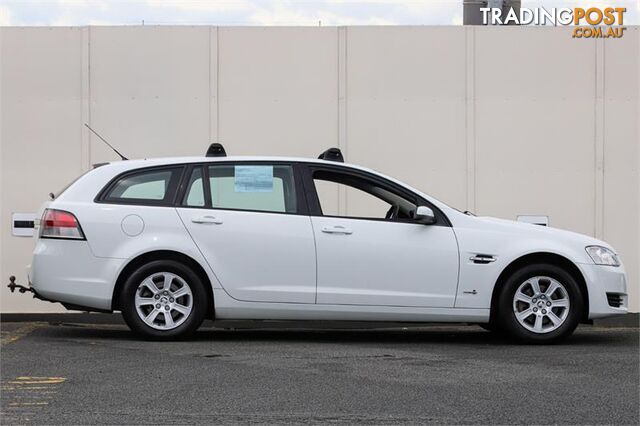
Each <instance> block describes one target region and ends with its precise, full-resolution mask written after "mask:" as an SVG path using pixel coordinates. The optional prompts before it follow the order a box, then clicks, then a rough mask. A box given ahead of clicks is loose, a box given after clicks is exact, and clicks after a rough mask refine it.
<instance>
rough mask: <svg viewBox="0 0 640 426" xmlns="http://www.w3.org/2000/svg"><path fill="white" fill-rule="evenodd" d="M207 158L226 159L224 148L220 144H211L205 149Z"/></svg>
mask: <svg viewBox="0 0 640 426" xmlns="http://www.w3.org/2000/svg"><path fill="white" fill-rule="evenodd" d="M206 156H207V157H226V156H227V151H225V150H224V146H222V144H220V143H212V144H211V145H209V149H207V155H206Z"/></svg>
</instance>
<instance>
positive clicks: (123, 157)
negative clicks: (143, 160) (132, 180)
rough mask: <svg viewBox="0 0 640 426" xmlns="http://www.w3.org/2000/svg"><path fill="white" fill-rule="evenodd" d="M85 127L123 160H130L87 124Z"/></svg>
mask: <svg viewBox="0 0 640 426" xmlns="http://www.w3.org/2000/svg"><path fill="white" fill-rule="evenodd" d="M84 125H85V127H86V128H87V129H89V130H91V132H93V134H94V135H96V136H97V137H99V138H100V140H101V141H102V142H104V143H106V144H107V146H108V147H109V148H111V149H112V150H113V152H115V153H116V154H118V155H119V156H120V158H121V159H122V160H128V158H127V157H125V156H124V155H122V154H120V152H119V151H118V150H117V149H115V148H114V147H113V146H111V144H110V143H109V142H107V141H106V140H105V138H103V137H102V136H100V134H98V132H96V131H95V130H93V129H92V128H91V126H89V125H88V124H87V123H84Z"/></svg>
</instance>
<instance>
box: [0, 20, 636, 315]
mask: <svg viewBox="0 0 640 426" xmlns="http://www.w3.org/2000/svg"><path fill="white" fill-rule="evenodd" d="M639 53H640V31H639V28H638V27H631V28H629V30H628V31H627V32H626V33H625V35H624V37H623V38H622V39H620V40H613V39H612V40H575V39H572V38H571V35H570V30H569V29H567V28H534V27H467V28H464V27H339V28H326V27H325V28H277V27H275V28H274V27H269V28H260V27H244V28H242V27H238V28H235V27H205V26H197V27H186V26H185V27H167V26H161V27H135V26H133V27H82V28H79V27H78V28H33V27H31V28H6V27H5V28H0V98H1V99H0V166H1V170H0V203H1V205H0V223H1V224H2V225H1V237H0V243H1V244H0V279H1V281H0V283H3V284H4V283H6V281H7V277H8V276H9V275H10V274H16V275H17V276H18V279H19V282H24V281H25V278H26V276H25V273H24V265H26V264H27V263H29V260H30V251H31V249H32V243H33V242H32V241H31V240H30V239H25V238H17V237H12V236H11V235H10V233H11V231H10V215H11V212H32V211H35V210H36V209H37V208H38V206H39V205H40V204H41V202H42V201H44V200H45V199H46V196H47V195H46V194H47V193H49V192H50V191H55V190H57V189H59V188H61V187H62V186H64V184H65V183H67V182H68V181H70V180H71V179H73V178H74V177H76V176H77V175H78V174H80V173H82V171H84V170H87V169H88V168H89V167H90V165H91V164H92V163H95V162H100V161H110V160H114V159H115V156H114V155H113V153H112V152H110V151H109V150H108V149H106V148H105V147H104V146H102V144H101V143H99V142H98V141H97V140H96V139H95V138H94V137H92V135H90V134H89V132H88V131H87V130H86V129H84V127H83V126H82V123H84V122H88V123H90V124H91V125H92V126H94V127H95V128H97V129H98V130H99V131H100V132H101V133H103V134H104V135H105V136H107V137H108V139H109V140H110V141H112V142H113V143H114V144H115V145H117V146H118V147H119V148H121V150H122V151H123V152H124V153H126V154H127V155H129V156H131V157H153V156H171V155H181V154H189V155H194V154H195V155H199V154H202V153H204V151H205V150H206V148H207V146H208V144H209V143H210V142H211V141H220V142H222V143H223V144H224V145H225V147H226V148H227V151H228V152H232V153H234V154H272V155H295V156H316V155H318V153H319V152H321V151H322V150H324V149H325V148H327V147H330V146H339V147H340V148H341V149H342V150H343V152H344V153H345V155H346V156H347V159H348V161H350V162H354V163H360V164H363V165H366V166H369V167H373V168H375V169H378V170H380V171H382V172H384V173H387V174H390V175H393V176H396V177H398V178H400V179H402V180H405V181H407V182H408V183H410V184H412V185H414V186H416V187H418V188H420V189H422V190H424V191H425V192H428V193H430V194H432V195H434V196H436V197H437V198H440V199H441V200H443V201H445V202H447V203H450V204H451V205H453V206H455V207H458V208H461V209H469V210H473V211H475V212H476V213H478V214H480V215H493V216H498V217H504V218H510V219H514V218H515V216H516V215H518V214H547V215H549V216H550V221H551V224H552V226H556V227H560V228H565V229H570V230H574V231H577V232H582V233H585V234H589V235H594V236H596V237H599V238H603V239H605V240H607V241H609V242H610V243H611V244H613V245H614V246H615V247H616V248H617V249H618V250H619V251H620V252H621V254H622V257H623V260H624V261H625V263H626V266H627V269H628V271H629V278H630V291H631V295H632V305H631V306H632V310H634V311H638V308H639V307H640V306H639V303H638V297H639V296H640V292H639V291H638V290H639V284H638V281H639V269H638V265H639V264H640V247H639V245H640V224H639V217H640V206H639V204H640V201H639V200H640V177H639V170H638V166H639V165H640V150H639V147H638V145H639V144H640V137H639V129H638V118H639V116H640V114H639V113H640V109H639V91H640V82H639V80H640V65H639V56H640V55H639ZM335 200H336V205H337V206H338V208H339V209H340V210H342V211H346V210H349V209H355V208H357V207H358V206H356V205H355V201H354V199H353V198H350V197H349V194H348V193H346V194H343V193H341V194H335ZM0 295H1V297H2V301H1V311H2V312H44V311H60V310H62V308H60V307H59V306H58V305H53V304H47V303H45V302H37V301H34V300H31V299H30V298H29V297H27V296H24V295H22V296H16V295H10V294H9V293H8V290H7V289H6V288H4V287H3V288H2V292H1V293H0Z"/></svg>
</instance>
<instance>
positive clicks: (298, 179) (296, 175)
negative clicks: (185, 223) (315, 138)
mask: <svg viewBox="0 0 640 426" xmlns="http://www.w3.org/2000/svg"><path fill="white" fill-rule="evenodd" d="M238 165H265V166H288V167H291V169H292V172H293V185H294V190H295V192H296V211H295V212H278V211H269V210H252V209H233V208H227V207H225V208H223V207H213V205H212V200H211V187H210V182H209V167H210V166H238ZM189 166H190V167H188V168H187V171H186V173H185V174H184V175H183V178H182V183H181V185H180V190H179V192H178V194H177V198H176V200H178V201H177V202H176V207H180V208H186V209H205V210H221V211H235V212H249V213H265V214H285V215H297V216H309V213H308V212H309V207H308V204H307V197H306V194H305V190H304V184H303V180H302V176H301V174H300V163H298V162H293V161H267V160H249V161H241V160H233V161H208V162H199V163H192V164H190V165H189ZM197 167H201V169H202V175H203V179H204V182H203V183H204V196H205V205H204V206H187V205H184V204H183V203H184V198H185V196H186V192H187V190H188V188H187V184H188V181H189V179H190V178H191V173H192V172H193V169H195V168H197Z"/></svg>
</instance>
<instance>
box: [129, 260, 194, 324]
mask: <svg viewBox="0 0 640 426" xmlns="http://www.w3.org/2000/svg"><path fill="white" fill-rule="evenodd" d="M135 306H136V312H137V313H138V316H139V317H140V319H141V320H142V321H144V322H145V324H147V325H148V326H149V327H152V328H155V329H156V330H172V329H174V328H176V327H178V326H179V325H180V324H182V323H183V322H184V321H186V319H187V318H188V317H189V314H191V310H192V309H193V293H192V292H191V287H189V284H187V282H186V281H185V280H184V279H182V278H181V277H179V276H178V275H176V274H173V273H171V272H157V273H155V274H153V275H150V276H148V277H147V278H145V279H144V280H142V282H141V283H140V285H139V286H138V288H137V290H136V295H135Z"/></svg>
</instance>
